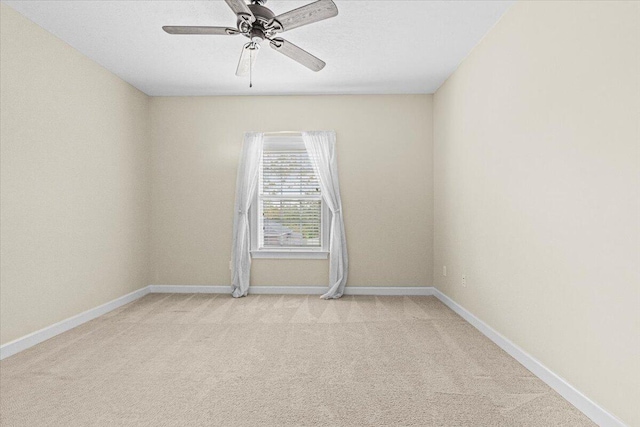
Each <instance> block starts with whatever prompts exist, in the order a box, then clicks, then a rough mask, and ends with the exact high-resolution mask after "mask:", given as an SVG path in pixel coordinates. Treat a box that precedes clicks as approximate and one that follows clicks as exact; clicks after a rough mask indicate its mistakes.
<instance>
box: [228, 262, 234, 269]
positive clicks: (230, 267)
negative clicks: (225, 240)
mask: <svg viewBox="0 0 640 427" xmlns="http://www.w3.org/2000/svg"><path fill="white" fill-rule="evenodd" d="M232 269H233V267H232V266H231V261H229V271H231V270H232Z"/></svg>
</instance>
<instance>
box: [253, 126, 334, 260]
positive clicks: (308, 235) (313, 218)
mask: <svg viewBox="0 0 640 427" xmlns="http://www.w3.org/2000/svg"><path fill="white" fill-rule="evenodd" d="M329 215H330V212H329V210H328V209H327V208H326V206H325V203H324V201H323V200H322V192H321V190H320V184H319V183H318V178H317V176H316V174H315V172H314V170H313V166H312V164H311V160H310V159H309V155H308V154H307V151H306V149H305V147H304V142H303V141H302V136H301V135H296V136H265V139H264V150H263V154H262V159H261V160H260V174H259V181H258V189H257V191H256V200H255V201H254V203H253V204H252V211H251V217H252V224H251V246H252V256H253V257H254V258H326V257H327V251H328V230H327V227H326V225H327V223H328V221H327V218H329Z"/></svg>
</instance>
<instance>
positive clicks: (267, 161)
mask: <svg viewBox="0 0 640 427" xmlns="http://www.w3.org/2000/svg"><path fill="white" fill-rule="evenodd" d="M261 172H262V189H261V190H262V192H261V194H264V195H283V196H295V195H318V194H320V184H318V179H317V178H316V174H315V172H314V171H313V167H312V166H311V161H310V160H309V155H308V154H307V152H306V150H290V151H265V152H264V154H263V160H262V170H261Z"/></svg>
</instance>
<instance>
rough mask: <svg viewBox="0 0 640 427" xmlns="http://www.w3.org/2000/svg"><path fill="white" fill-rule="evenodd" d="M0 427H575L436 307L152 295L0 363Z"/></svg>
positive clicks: (555, 399) (516, 368)
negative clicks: (0, 426)
mask: <svg viewBox="0 0 640 427" xmlns="http://www.w3.org/2000/svg"><path fill="white" fill-rule="evenodd" d="M0 424H1V425H2V426H125V425H126V426H214V425H215V426H545V427H547V426H586V425H594V424H593V423H591V421H590V420H589V419H588V418H586V417H585V416H584V415H583V414H582V413H580V412H579V411H578V410H577V409H575V408H574V407H573V406H571V405H570V404H569V403H568V402H567V401H565V400H564V399H563V398H562V397H560V396H559V395H558V394H557V393H555V392H554V391H553V390H551V389H550V388H549V387H548V386H547V385H546V384H544V383H543V382H542V381H541V380H539V379H538V378H537V377H535V376H534V375H533V374H531V373H530V372H529V371H528V370H526V369H525V368H524V367H522V366H521V365H520V364H519V363H518V362H516V361H515V360H514V359H513V358H511V357H510V356H509V355H507V354H506V353H505V352H504V351H502V350H501V349H500V348H498V347H497V346H496V345H495V344H493V343H492V342H491V341H489V340H488V339H487V338H486V337H485V336H483V335H482V334H481V333H480V332H478V331H477V330H476V329H474V328H473V327H472V326H471V325H470V324H468V323H467V322H465V321H464V320H463V319H462V318H460V317H459V316H457V315H456V314H455V313H454V312H452V311H451V310H449V309H448V308H447V307H446V306H445V305H443V304H442V303H441V302H439V301H438V300H437V299H436V298H434V297H372V296H371V297H367V296H355V297H353V296H348V297H343V298H342V299H339V300H333V301H324V300H320V299H319V298H318V297H317V296H296V295H288V296H279V295H251V296H249V297H247V298H241V299H233V298H231V297H230V296H228V295H203V294H195V295H185V294H150V295H147V296H145V297H144V298H141V299H139V300H137V301H135V302H133V303H131V304H128V305H126V306H123V307H121V308H119V309H118V310H115V311H112V312H111V313H109V314H107V315H105V316H102V317H100V318H98V319H96V320H93V321H91V322H88V323H85V324H83V325H81V326H79V327H77V328H75V329H73V330H71V331H68V332H66V333H64V334H61V335H59V336H57V337H55V338H52V339H50V340H48V341H46V342H44V343H42V344H39V345H37V346H35V347H32V348H30V349H28V350H25V351H23V352H21V353H19V354H17V355H15V356H12V357H9V358H7V359H5V360H3V361H2V362H0Z"/></svg>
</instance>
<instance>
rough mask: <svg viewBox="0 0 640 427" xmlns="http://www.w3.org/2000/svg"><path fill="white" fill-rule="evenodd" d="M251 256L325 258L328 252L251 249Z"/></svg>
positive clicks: (327, 256)
mask: <svg viewBox="0 0 640 427" xmlns="http://www.w3.org/2000/svg"><path fill="white" fill-rule="evenodd" d="M251 258H254V259H256V258H269V259H327V258H329V252H326V251H313V252H311V251H271V250H262V251H251Z"/></svg>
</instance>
